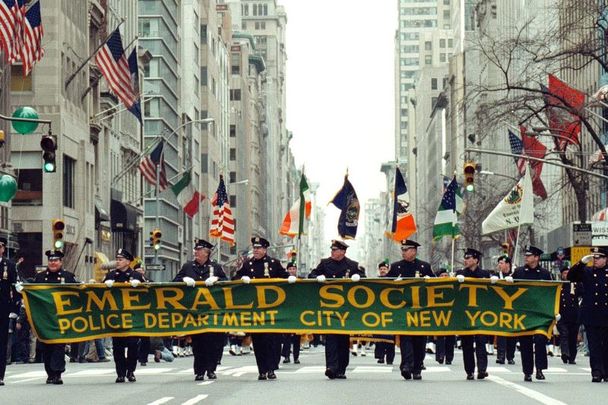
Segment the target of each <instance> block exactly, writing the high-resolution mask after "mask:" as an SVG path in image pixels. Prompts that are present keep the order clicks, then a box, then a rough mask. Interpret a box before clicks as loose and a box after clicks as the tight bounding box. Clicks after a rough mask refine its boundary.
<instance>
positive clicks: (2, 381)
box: [0, 378, 4, 387]
mask: <svg viewBox="0 0 608 405" xmlns="http://www.w3.org/2000/svg"><path fill="white" fill-rule="evenodd" d="M3 385H4V380H3V379H2V378H0V387H1V386H3Z"/></svg>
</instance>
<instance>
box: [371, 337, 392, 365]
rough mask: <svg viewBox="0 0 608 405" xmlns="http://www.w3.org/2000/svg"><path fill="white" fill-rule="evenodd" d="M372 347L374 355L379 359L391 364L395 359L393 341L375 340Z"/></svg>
mask: <svg viewBox="0 0 608 405" xmlns="http://www.w3.org/2000/svg"><path fill="white" fill-rule="evenodd" d="M375 345H376V347H375V349H374V357H375V358H377V359H379V360H386V363H387V364H393V361H395V343H388V342H376V343H375Z"/></svg>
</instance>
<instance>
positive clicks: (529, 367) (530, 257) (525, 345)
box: [505, 246, 551, 381]
mask: <svg viewBox="0 0 608 405" xmlns="http://www.w3.org/2000/svg"><path fill="white" fill-rule="evenodd" d="M542 254H543V251H542V250H541V249H539V248H537V247H535V246H527V247H526V253H525V261H526V265H525V266H522V267H518V268H516V269H515V271H514V272H513V276H512V277H505V280H507V281H512V280H513V279H515V280H551V273H549V271H547V270H546V269H544V268H542V267H540V264H539V262H540V255H542ZM519 347H520V352H521V365H522V368H523V371H524V381H532V371H533V367H534V366H536V379H537V380H544V379H545V375H544V374H543V370H544V369H546V368H547V366H548V364H547V363H548V360H547V338H546V337H545V336H543V335H534V336H520V337H519Z"/></svg>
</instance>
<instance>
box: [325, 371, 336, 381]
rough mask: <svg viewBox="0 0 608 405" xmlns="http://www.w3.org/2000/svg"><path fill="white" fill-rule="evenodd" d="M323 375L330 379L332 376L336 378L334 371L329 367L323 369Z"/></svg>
mask: <svg viewBox="0 0 608 405" xmlns="http://www.w3.org/2000/svg"><path fill="white" fill-rule="evenodd" d="M325 376H327V378H329V379H330V380H333V379H334V378H336V372H335V371H334V370H332V369H331V368H328V369H326V370H325Z"/></svg>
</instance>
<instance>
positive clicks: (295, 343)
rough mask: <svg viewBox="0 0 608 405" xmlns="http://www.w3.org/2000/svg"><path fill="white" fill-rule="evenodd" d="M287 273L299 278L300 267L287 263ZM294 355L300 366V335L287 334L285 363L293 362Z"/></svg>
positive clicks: (284, 353) (285, 339)
mask: <svg viewBox="0 0 608 405" xmlns="http://www.w3.org/2000/svg"><path fill="white" fill-rule="evenodd" d="M287 273H289V275H290V276H294V277H296V278H297V277H298V266H297V265H296V263H294V262H289V263H287ZM291 353H293V362H294V363H295V364H300V335H298V334H296V333H286V334H285V335H284V336H283V348H282V350H281V355H282V356H283V363H285V364H287V363H289V362H290V361H291V360H290V359H289V357H290V356H291Z"/></svg>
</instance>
